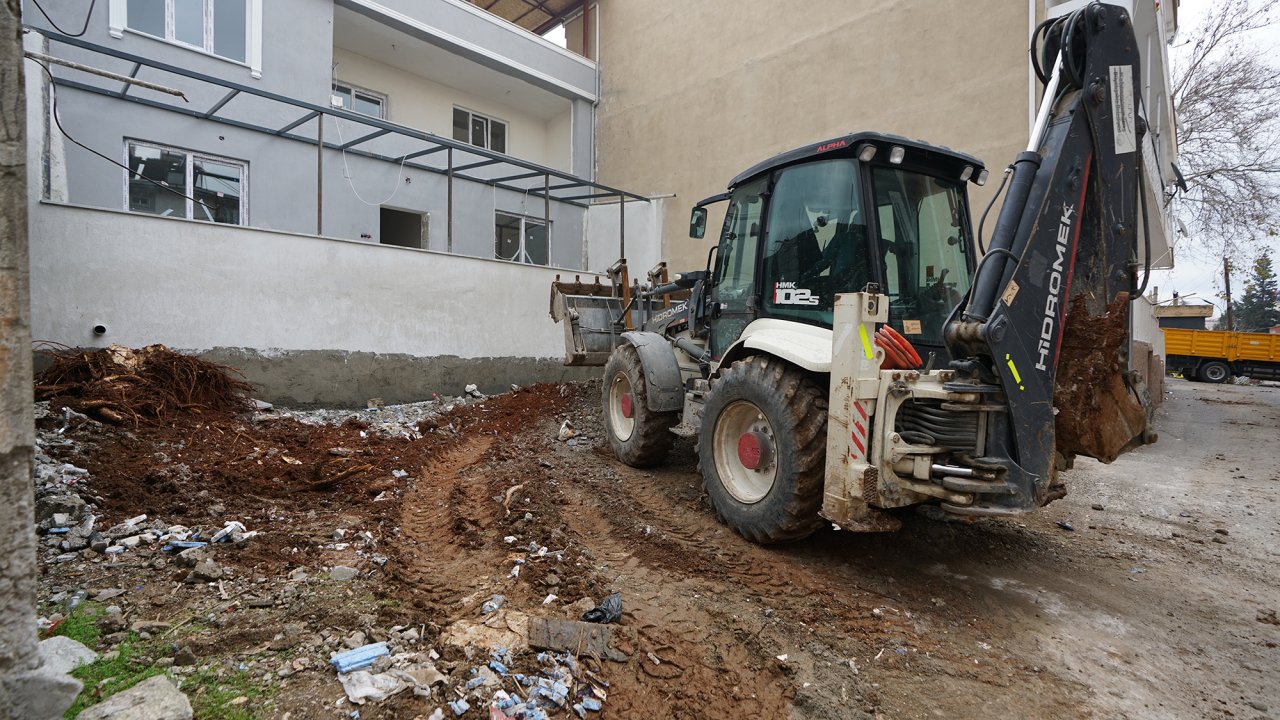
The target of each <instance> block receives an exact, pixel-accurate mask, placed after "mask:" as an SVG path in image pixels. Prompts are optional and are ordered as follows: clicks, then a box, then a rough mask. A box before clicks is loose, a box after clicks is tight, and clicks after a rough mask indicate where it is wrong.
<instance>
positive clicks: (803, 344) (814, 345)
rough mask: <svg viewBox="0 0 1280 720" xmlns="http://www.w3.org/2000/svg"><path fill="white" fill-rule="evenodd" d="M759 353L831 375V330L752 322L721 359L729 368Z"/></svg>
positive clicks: (772, 321) (780, 322)
mask: <svg viewBox="0 0 1280 720" xmlns="http://www.w3.org/2000/svg"><path fill="white" fill-rule="evenodd" d="M747 350H759V351H761V352H765V353H768V354H769V355H773V356H775V357H779V358H782V359H783V360H786V361H787V362H789V363H791V364H793V365H796V366H799V367H802V368H804V369H805V370H808V371H810V372H818V373H827V372H831V330H830V329H829V328H822V327H815V326H813V325H804V324H802V323H797V322H791V321H789V320H776V319H772V318H762V319H760V320H755V321H753V322H752V323H751V324H750V325H748V326H747V328H746V329H745V330H743V331H742V335H741V337H739V338H738V341H737V342H735V343H734V344H733V345H732V346H730V347H729V349H728V350H726V351H725V353H724V356H723V357H721V359H720V366H721V367H723V366H726V365H728V364H730V363H732V362H734V361H736V360H738V359H739V358H741V357H743V356H745V355H750V354H751V353H748V352H746V351H747Z"/></svg>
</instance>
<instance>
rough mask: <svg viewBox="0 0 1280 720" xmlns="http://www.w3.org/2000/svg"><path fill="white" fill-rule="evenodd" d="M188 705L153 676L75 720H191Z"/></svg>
mask: <svg viewBox="0 0 1280 720" xmlns="http://www.w3.org/2000/svg"><path fill="white" fill-rule="evenodd" d="M191 716H192V711H191V703H190V702H189V701H188V700H187V696H186V695H183V694H182V692H181V691H180V690H178V688H176V687H174V685H173V683H172V682H170V680H169V678H167V677H165V676H164V675H156V676H155V677H150V678H147V679H146V680H143V681H142V682H140V683H138V684H137V685H134V686H133V687H131V688H129V689H128V690H123V691H121V692H118V693H116V694H115V695H112V696H111V697H109V698H107V699H106V700H103V701H102V702H100V703H98V704H97V705H94V706H93V707H90V708H88V709H87V710H85V711H84V712H82V713H80V714H79V715H77V716H76V720H106V719H107V718H111V720H191Z"/></svg>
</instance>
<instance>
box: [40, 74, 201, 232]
mask: <svg viewBox="0 0 1280 720" xmlns="http://www.w3.org/2000/svg"><path fill="white" fill-rule="evenodd" d="M27 60H29V61H31V62H33V63H35V64H36V65H39V66H40V69H41V70H44V74H45V75H47V76H49V87H50V88H51V89H52V95H53V112H52V113H50V114H51V115H53V124H54V125H56V126H57V127H58V132H60V133H62V136H63V137H65V138H66V139H68V140H70V141H71V142H72V143H73V144H75V145H78V146H80V147H81V148H83V149H84V150H86V151H88V152H90V153H92V154H94V155H97V156H98V157H100V158H102V159H103V160H106V161H107V162H109V163H111V164H112V165H115V166H116V167H119V168H123V169H124V170H125V171H126V172H128V173H129V177H130V178H137V179H139V180H145V181H147V182H149V183H151V184H152V185H155V186H156V187H158V188H160V189H161V190H164V191H165V192H171V193H173V194H174V195H177V196H178V197H181V198H186V199H187V200H190V201H191V202H193V203H195V204H197V205H199V206H200V207H203V208H205V209H206V210H210V211H216V210H217V208H215V207H213V206H212V205H209V204H208V203H205V202H202V201H200V200H197V199H196V198H195V197H193V196H191V195H188V194H186V193H184V192H181V191H179V190H175V189H174V188H172V187H170V186H169V185H166V184H165V183H162V182H159V181H157V180H152V179H151V178H149V177H147V176H146V175H143V174H141V173H138V172H134V170H133V168H130V167H129V166H128V165H125V164H124V163H122V162H119V161H118V160H113V159H112V158H110V157H107V156H106V155H103V154H102V153H100V152H98V151H97V150H94V149H93V148H91V147H89V146H88V145H85V144H84V143H82V142H80V141H79V140H77V139H75V138H74V137H72V135H71V133H69V132H67V129H66V128H64V127H62V119H61V118H60V117H59V116H58V84H57V83H56V82H54V78H53V73H52V72H51V71H50V70H49V66H47V65H45V64H44V63H42V62H39V61H36V60H32V59H31V58H27Z"/></svg>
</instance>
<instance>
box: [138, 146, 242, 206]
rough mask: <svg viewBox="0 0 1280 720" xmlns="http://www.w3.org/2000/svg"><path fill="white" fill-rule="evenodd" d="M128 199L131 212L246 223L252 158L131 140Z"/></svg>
mask: <svg viewBox="0 0 1280 720" xmlns="http://www.w3.org/2000/svg"><path fill="white" fill-rule="evenodd" d="M126 155H127V158H128V166H129V172H128V173H127V175H126V194H127V198H126V204H125V208H126V209H127V210H129V211H131V212H139V213H147V214H150V215H161V216H164V217H179V218H187V219H194V220H205V221H209V222H216V223H224V224H227V225H245V224H247V222H248V212H247V210H248V208H247V206H246V201H245V193H244V188H245V184H246V180H247V175H248V168H249V166H248V163H245V162H243V161H240V160H229V159H227V158H220V157H215V156H212V155H204V154H202V153H193V152H190V151H188V150H179V149H177V148H169V147H163V146H160V145H152V144H150V143H141V142H136V141H132V140H131V141H128V142H127V143H126Z"/></svg>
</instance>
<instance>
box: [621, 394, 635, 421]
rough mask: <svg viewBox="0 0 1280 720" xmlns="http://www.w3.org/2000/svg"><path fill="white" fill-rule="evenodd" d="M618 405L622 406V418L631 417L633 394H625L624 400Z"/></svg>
mask: <svg viewBox="0 0 1280 720" xmlns="http://www.w3.org/2000/svg"><path fill="white" fill-rule="evenodd" d="M618 404H619V405H621V406H622V417H624V418H629V417H631V415H632V412H633V408H632V407H631V393H623V394H622V398H621V399H620V400H619V401H618Z"/></svg>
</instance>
